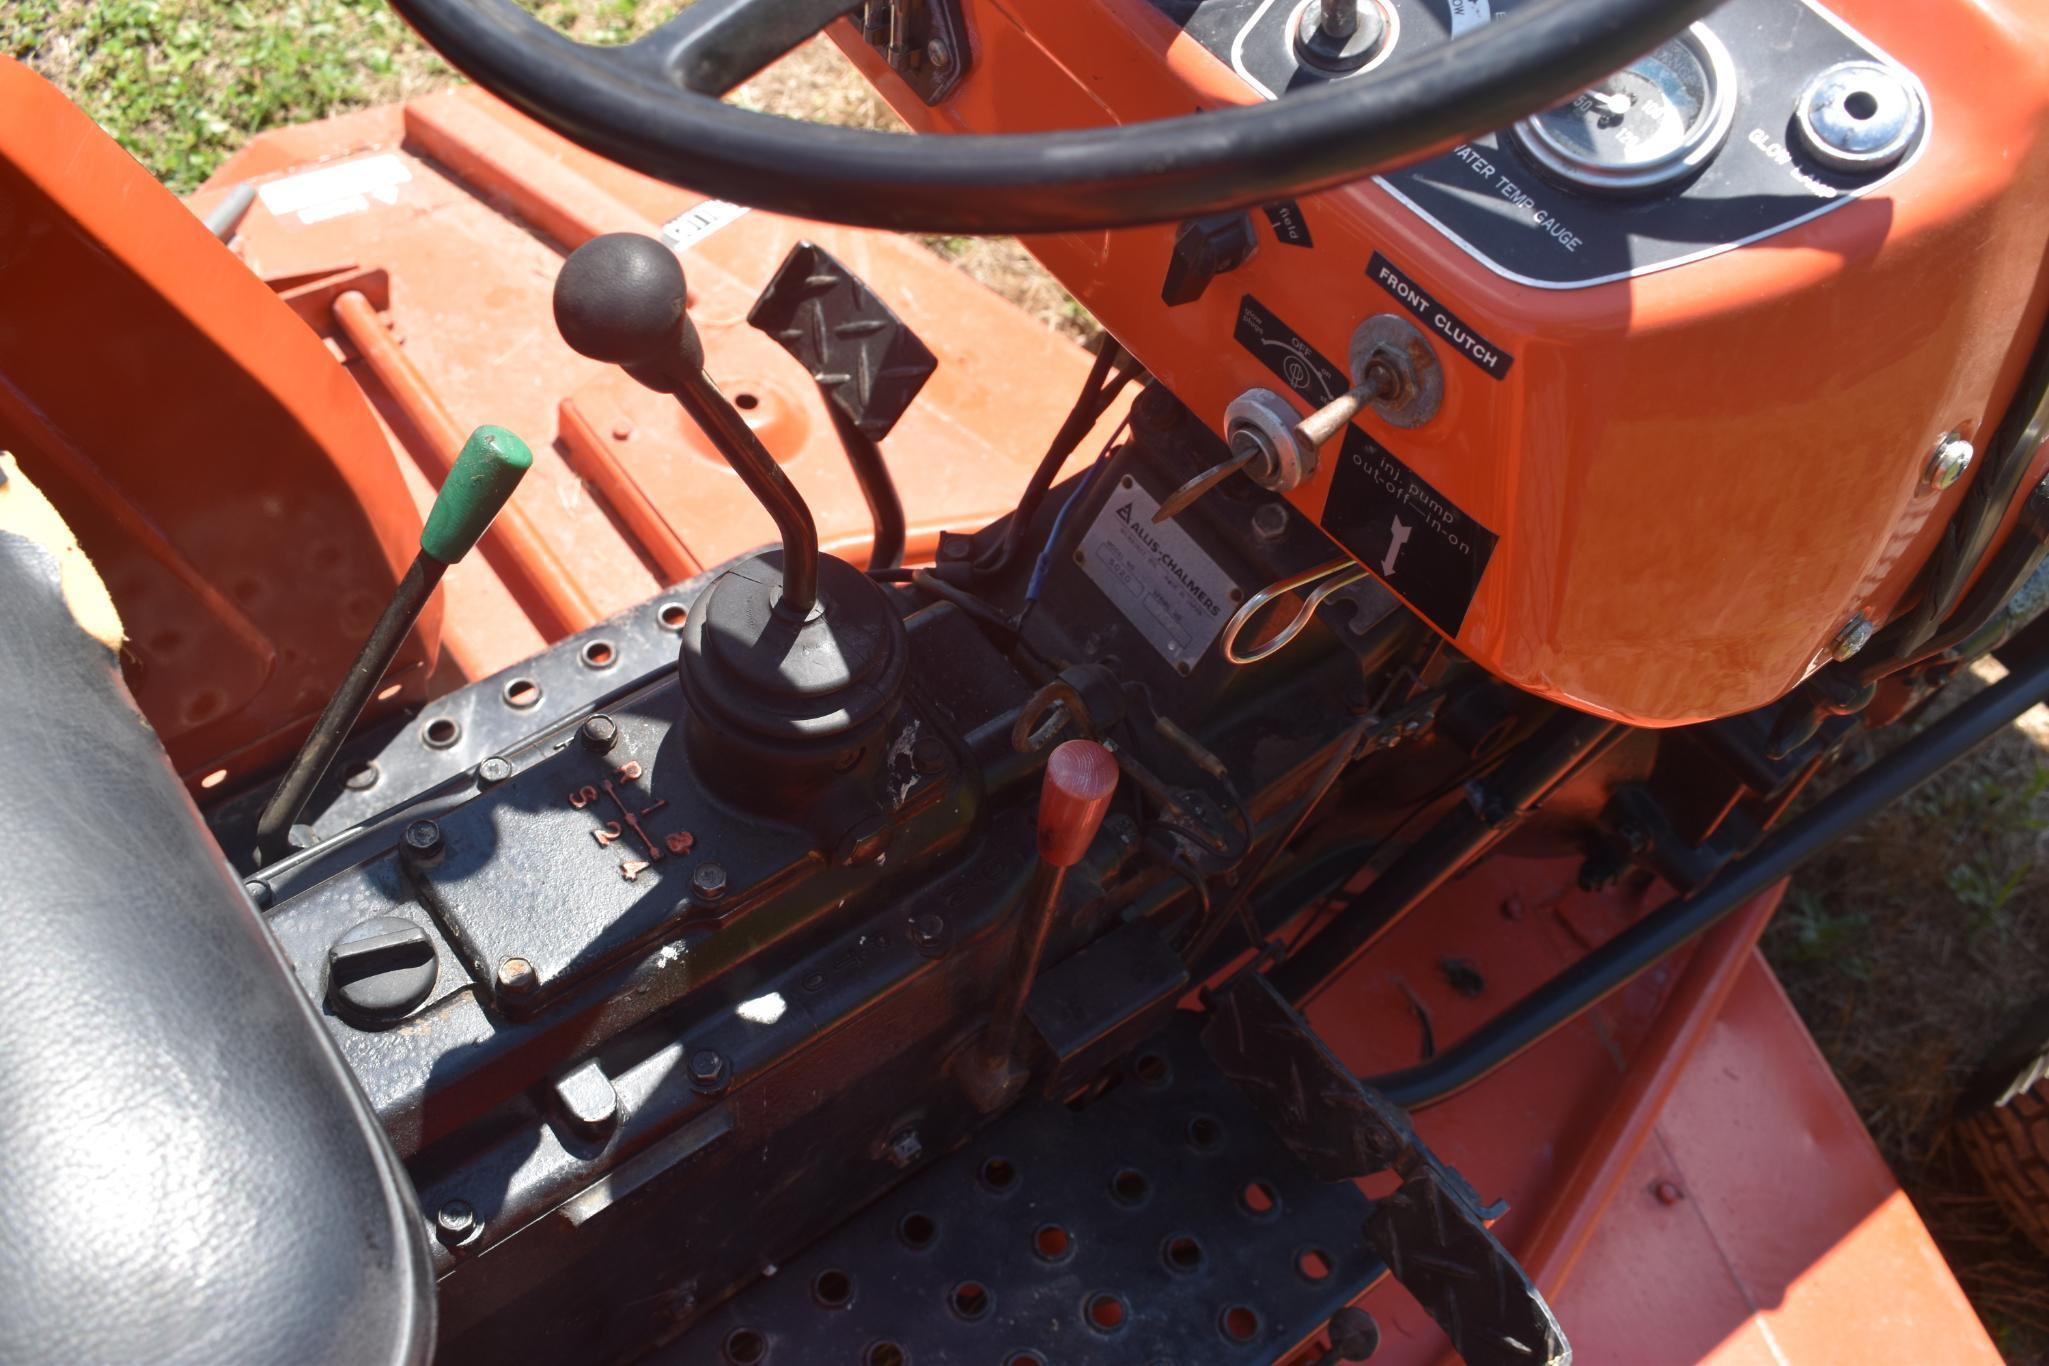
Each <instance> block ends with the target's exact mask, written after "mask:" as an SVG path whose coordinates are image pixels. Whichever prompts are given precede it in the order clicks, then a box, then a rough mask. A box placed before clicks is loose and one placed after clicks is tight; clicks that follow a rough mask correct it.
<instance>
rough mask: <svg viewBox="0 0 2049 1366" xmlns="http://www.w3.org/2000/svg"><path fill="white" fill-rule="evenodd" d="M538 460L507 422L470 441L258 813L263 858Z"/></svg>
mask: <svg viewBox="0 0 2049 1366" xmlns="http://www.w3.org/2000/svg"><path fill="white" fill-rule="evenodd" d="M533 463H534V455H533V452H532V451H530V450H528V449H527V446H526V443H525V442H523V441H521V440H520V439H519V438H518V437H516V436H514V435H513V434H512V433H511V432H508V431H506V430H505V429H504V428H503V427H479V428H477V430H476V432H475V433H474V434H472V435H471V437H470V439H469V441H468V442H467V443H466V444H465V445H464V446H463V448H462V454H460V455H458V456H457V457H456V458H455V466H454V468H452V469H450V470H449V472H448V478H447V479H446V480H444V481H443V482H442V485H441V492H440V493H439V494H438V495H436V496H435V499H434V507H433V510H432V511H431V512H429V513H428V514H427V525H426V526H425V527H424V528H422V529H421V531H420V553H419V554H417V555H415V556H414V557H413V563H412V566H411V567H410V568H408V569H407V570H406V574H405V578H403V579H401V580H400V581H399V585H398V591H397V592H396V593H395V594H393V595H392V599H391V604H390V605H389V606H388V607H386V608H385V609H384V615H383V616H381V617H379V618H378V619H377V624H376V625H375V626H373V627H371V628H370V638H369V639H368V640H366V641H364V642H363V648H362V650H361V652H359V653H358V654H357V655H356V661H355V663H353V664H351V665H349V672H348V675H347V677H345V678H343V679H342V683H341V686H340V687H339V688H337V689H335V692H334V696H333V697H331V698H329V699H328V702H327V707H326V709H325V710H323V711H322V712H321V713H320V719H319V720H318V721H315V722H314V723H313V730H312V733H311V734H309V735H307V737H306V742H305V744H303V745H301V746H300V747H299V753H298V756H297V757H296V758H294V759H293V760H292V766H291V767H290V768H288V769H286V770H285V776H284V778H283V780H282V781H280V782H279V783H278V785H277V790H276V791H275V792H273V793H271V794H270V800H269V801H268V802H267V803H265V804H264V808H263V814H262V815H261V816H260V817H258V818H257V822H256V861H257V862H258V863H268V862H273V861H275V860H276V859H277V858H279V857H280V856H282V855H283V854H284V853H285V852H286V850H288V849H289V848H290V847H291V830H292V826H293V824H294V823H295V822H297V821H298V819H299V813H300V812H302V811H304V810H305V809H306V802H307V799H308V798H310V797H311V796H312V795H313V789H314V788H316V787H318V786H319V785H320V780H321V779H322V778H325V777H326V776H327V770H328V769H329V768H330V767H332V766H333V764H334V756H335V754H336V752H337V751H339V750H340V749H341V746H342V741H344V740H346V739H348V737H349V731H350V730H351V729H352V728H353V727H354V726H355V724H356V718H357V717H359V716H361V715H362V714H363V708H364V706H365V705H366V704H368V702H369V701H370V694H371V693H373V692H375V691H376V690H377V684H378V683H379V682H380V681H382V679H383V678H384V671H385V670H386V669H388V668H390V667H391V661H392V658H393V657H394V656H395V655H397V654H398V647H399V646H400V645H403V644H404V643H405V638H406V636H407V635H408V634H409V633H410V632H411V631H412V629H413V623H414V622H416V621H418V620H419V619H420V612H421V611H422V609H424V608H425V607H426V606H427V599H428V598H430V597H432V596H433V595H434V587H435V585H436V584H438V583H440V582H441V576H442V574H444V573H445V572H447V569H448V566H450V565H452V564H454V563H455V562H456V561H457V560H460V559H461V558H462V557H463V556H465V555H467V554H469V552H470V547H471V546H473V545H475V544H476V543H477V538H478V537H480V536H482V535H483V534H484V528H485V527H488V526H489V525H491V519H492V518H493V517H496V516H497V515H498V510H499V509H500V508H502V507H504V506H505V500H506V499H508V498H510V497H512V491H513V490H514V489H516V488H518V487H519V481H520V478H521V477H522V476H523V475H525V473H526V472H527V470H528V468H529V467H531V466H532V464H533Z"/></svg>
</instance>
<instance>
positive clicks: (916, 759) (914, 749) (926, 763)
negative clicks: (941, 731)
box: [911, 735, 946, 773]
mask: <svg viewBox="0 0 2049 1366" xmlns="http://www.w3.org/2000/svg"><path fill="white" fill-rule="evenodd" d="M911 767H912V768H915V769H916V770H918V772H920V773H938V772H940V771H942V770H943V769H945V767H946V742H945V741H944V740H942V739H940V738H939V737H938V736H936V735H927V736H926V737H924V738H923V739H922V740H920V741H918V743H917V744H915V745H912V746H911Z"/></svg>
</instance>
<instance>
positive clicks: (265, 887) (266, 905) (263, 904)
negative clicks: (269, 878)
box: [242, 879, 271, 911]
mask: <svg viewBox="0 0 2049 1366" xmlns="http://www.w3.org/2000/svg"><path fill="white" fill-rule="evenodd" d="M242 890H243V891H244V892H247V893H248V894H249V900H250V902H251V903H252V904H253V905H254V906H255V907H256V909H257V910H259V911H267V910H269V909H270V898H271V891H270V884H269V883H268V882H264V881H262V880H260V879H252V880H250V881H248V882H245V883H243V884H242Z"/></svg>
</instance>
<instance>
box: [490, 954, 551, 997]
mask: <svg viewBox="0 0 2049 1366" xmlns="http://www.w3.org/2000/svg"><path fill="white" fill-rule="evenodd" d="M540 984H541V974H540V973H538V972H536V971H534V965H533V964H532V963H529V962H528V961H527V960H526V959H524V958H508V959H506V960H505V961H504V962H502V963H500V964H499V965H498V990H499V991H501V992H503V993H504V994H505V995H507V996H526V995H529V994H531V993H532V992H533V989H534V988H535V987H537V986H539V985H540Z"/></svg>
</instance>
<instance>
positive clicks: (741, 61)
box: [392, 0, 1719, 233]
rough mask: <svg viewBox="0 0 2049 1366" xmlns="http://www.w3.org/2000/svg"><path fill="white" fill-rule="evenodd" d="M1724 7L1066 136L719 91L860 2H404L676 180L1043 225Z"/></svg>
mask: <svg viewBox="0 0 2049 1366" xmlns="http://www.w3.org/2000/svg"><path fill="white" fill-rule="evenodd" d="M1026 3H1031V4H1048V5H1054V4H1063V3H1066V4H1072V3H1082V0H1026ZM1717 3H1719V0H1536V2H1535V3H1530V4H1527V5H1523V6H1519V7H1518V8H1517V9H1516V10H1515V11H1514V12H1513V13H1512V14H1509V15H1507V16H1505V17H1503V18H1501V19H1498V20H1496V21H1495V22H1493V23H1490V24H1485V25H1482V26H1481V27H1479V28H1477V29H1474V30H1473V31H1471V32H1469V33H1466V34H1463V35H1461V36H1460V37H1458V38H1455V39H1453V40H1452V41H1451V42H1449V43H1445V44H1441V45H1439V46H1437V47H1434V48H1431V49H1430V50H1428V51H1427V52H1425V53H1424V54H1423V55H1421V56H1419V57H1417V58H1415V59H1414V60H1410V61H1402V62H1396V63H1393V64H1390V66H1389V67H1388V68H1387V69H1385V70H1383V71H1380V72H1377V73H1375V74H1374V75H1372V76H1369V77H1364V78H1360V79H1355V80H1346V81H1334V82H1331V83H1328V84H1326V85H1324V86H1322V87H1320V88H1317V89H1313V90H1306V91H1303V92H1301V93H1299V94H1292V95H1290V96H1288V97H1287V98H1286V99H1283V100H1276V101H1272V102H1269V103H1262V104H1255V105H1248V106H1243V107H1234V108H1229V109H1221V110H1210V111H1206V112H1203V113H1199V114H1194V115H1182V116H1179V117H1176V118H1168V119H1159V120H1155V121H1152V122H1146V123H1135V124H1126V125H1122V126H1112V127H1105V128H1089V129H1079V130H1075V131H1073V132H1057V133H997V134H957V135H946V136H938V137H930V136H922V137H906V136H903V135H901V134H894V133H875V132H865V131H859V130H854V129H847V128H835V127H827V126H821V125H817V124H809V123H803V122H800V121H797V120H793V119H785V118H778V117H775V116H773V115H769V114H757V113H752V112H749V111H747V110H744V109H738V108H735V107H733V106H731V105H728V104H724V103H722V102H721V100H720V98H719V97H720V96H722V95H724V94H725V93H726V92H727V91H729V90H731V89H732V88H733V87H734V86H737V85H738V84H740V83H741V82H742V81H744V80H746V79H747V78H748V77H749V76H752V75H753V74H754V73H755V72H757V71H759V70H761V69H762V68H763V67H765V66H767V65H768V64H769V63H770V62H772V61H774V60H775V59H776V58H777V57H779V56H781V55H782V54H784V53H786V52H788V51H790V50H791V49H792V48H794V47H796V46H798V45H799V44H800V43H802V42H804V41H805V40H806V39H808V38H810V37H811V36H812V35H814V34H816V33H819V32H820V31H822V30H823V29H824V28H825V27H826V26H827V25H828V24H830V23H832V22H833V21H834V20H836V19H839V18H841V17H842V16H844V15H846V14H848V13H849V12H851V11H853V10H855V9H857V8H859V7H860V4H861V0H696V2H695V3H694V4H691V5H689V6H688V7H687V8H686V9H684V10H683V11H682V12H681V13H680V14H678V15H677V16H676V17H675V18H673V19H671V20H669V21H668V22H667V23H664V24H662V25H661V26H660V27H658V28H656V29H655V30H654V31H653V32H651V33H649V34H648V35H647V36H646V37H644V38H641V39H640V40H639V41H637V42H633V43H629V44H625V45H622V46H618V47H599V46H594V45H591V44H587V43H580V42H577V41H575V40H573V39H571V38H568V37H565V36H564V35H562V34H561V33H558V32H556V31H555V30H554V29H553V28H551V27H549V26H548V25H547V24H545V23H543V22H541V21H540V20H538V19H536V18H534V17H533V16H532V15H530V14H528V13H527V12H526V11H525V10H524V9H522V8H521V7H520V6H519V5H518V4H517V3H515V0H392V7H393V8H394V9H396V10H398V12H399V13H400V14H402V15H403V16H404V17H405V18H406V19H407V20H408V21H409V22H410V23H411V24H412V25H413V27H415V28H416V29H418V30H419V32H420V34H421V36H422V37H424V38H425V39H426V40H427V41H428V42H429V43H430V44H432V45H433V46H434V47H435V48H437V49H439V51H440V52H441V54H442V55H443V56H444V57H446V58H447V59H448V60H449V61H450V62H451V63H453V64H454V65H455V66H456V67H458V68H459V69H460V70H462V71H463V72H465V73H466V74H468V75H469V76H470V77H471V78H473V79H474V80H475V81H476V82H477V83H478V84H479V85H481V86H483V87H484V88H485V89H487V90H489V91H491V92H492V93H493V94H495V95H497V96H499V97H500V98H502V99H504V100H506V101H508V102H510V103H511V104H513V105H515V106H517V107H518V108H520V109H523V110H525V111H526V112H527V113H528V114H531V115H532V116H533V117H534V118H536V119H538V120H539V121H540V122H542V123H544V124H546V125H547V126H548V127H550V128H552V129H554V130H555V131H556V132H558V133H561V134H562V135H563V136H565V137H567V138H569V139H570V140H572V141H574V142H577V143H580V144H582V145H583V146H584V147H587V148H589V149H590V150H591V151H593V152H596V153H598V154H599V155H600V156H604V157H607V158H609V159H611V160H613V161H617V162H619V163H621V164H623V165H626V166H630V167H632V168H633V169H634V170H637V171H641V172H644V173H646V174H648V175H651V176H654V177H656V178H657V179H660V180H665V181H668V182H670V183H671V184H675V185H681V186H685V187H687V188H689V189H693V190H697V191H699V192H700V193H703V194H708V195H714V196H717V197H719V198H722V199H728V200H731V201H733V202H734V203H739V204H747V205H751V206H753V207H757V208H763V209H770V210H773V211H775V212H777V213H786V214H791V215H794V216H796V217H800V218H811V219H818V220H822V221H825V222H832V223H848V224H853V225H856V226H861V227H876V228H891V229H895V230H897V231H902V232H930V233H1034V232H1068V231H1079V230H1084V229H1092V228H1118V227H1131V226H1135V225H1137V224H1141V223H1160V222H1170V221H1175V220H1179V219H1184V218H1189V217H1193V216H1195V215H1197V214H1203V213H1213V212H1217V211H1220V210H1224V209H1232V208H1239V207H1242V206H1245V205H1251V204H1259V203H1264V202H1267V201H1269V200H1273V199H1276V198H1280V197H1283V196H1286V195H1292V194H1303V193H1309V192H1312V191H1316V190H1322V189H1328V188H1330V187H1331V186H1333V185H1341V184H1344V183H1345V182H1347V181H1352V180H1357V179H1360V178H1361V177H1364V176H1367V175H1371V174H1373V173H1374V172H1376V171H1381V170H1385V169H1388V168H1389V167H1392V166H1395V165H1398V164H1401V163H1402V162H1405V161H1412V160H1415V159H1418V158H1419V157H1421V156H1424V155H1427V154H1429V153H1431V152H1434V151H1437V150H1440V149H1442V148H1445V147H1448V146H1450V145H1452V144H1454V143H1456V142H1458V141H1461V140H1463V139H1465V138H1468V137H1471V136H1473V135H1474V134H1477V133H1482V132H1487V131H1490V130H1493V129H1496V128H1502V127H1505V126H1507V125H1508V124H1510V123H1513V122H1514V121H1515V120H1517V119H1519V118H1523V117H1526V116H1528V115H1530V114H1534V113H1537V112H1539V111H1541V110H1544V109H1548V108H1550V107H1551V106H1553V105H1556V104H1558V103H1560V102H1561V101H1563V100H1565V99H1566V98H1568V97H1569V96H1570V95H1572V94H1573V93H1574V92H1575V91H1578V90H1580V89H1582V88H1584V87H1585V86H1587V85H1590V84H1591V83H1593V82H1594V81H1596V80H1598V79H1600V78H1601V77H1602V76H1605V75H1607V74H1608V73H1610V72H1612V71H1615V70H1616V69H1618V68H1620V67H1623V66H1626V65H1628V64H1629V63H1630V62H1631V61H1633V60H1635V59H1636V58H1637V57H1639V56H1641V55H1642V54H1643V53H1645V52H1647V51H1649V50H1650V49H1652V48H1653V47H1655V46H1657V44H1658V43H1660V42H1661V41H1663V40H1664V39H1666V38H1668V37H1670V36H1671V35H1672V34H1674V33H1676V32H1678V31H1679V30H1680V29H1682V28H1684V27H1685V26H1686V24H1687V23H1689V22H1690V21H1691V20H1693V19H1694V18H1696V17H1697V16H1698V15H1699V14H1700V13H1702V12H1703V11H1705V10H1708V9H1711V8H1713V7H1714V6H1715V5H1716V4H1717Z"/></svg>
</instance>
